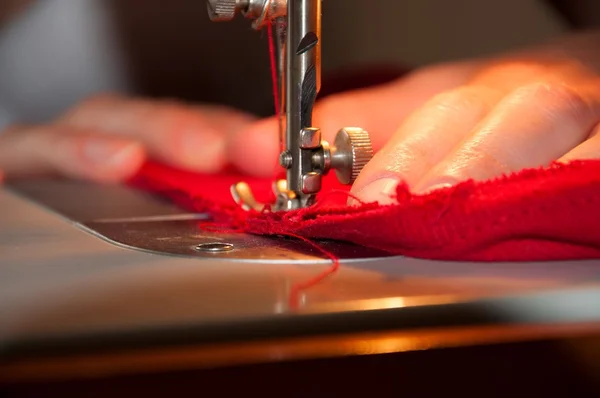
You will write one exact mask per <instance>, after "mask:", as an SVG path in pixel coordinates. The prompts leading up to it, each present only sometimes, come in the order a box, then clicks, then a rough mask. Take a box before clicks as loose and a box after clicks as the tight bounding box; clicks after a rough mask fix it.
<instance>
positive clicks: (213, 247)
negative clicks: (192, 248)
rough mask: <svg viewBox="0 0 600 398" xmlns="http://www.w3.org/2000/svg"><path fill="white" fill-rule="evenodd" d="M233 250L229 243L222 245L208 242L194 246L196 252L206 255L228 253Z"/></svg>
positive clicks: (221, 243)
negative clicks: (206, 253)
mask: <svg viewBox="0 0 600 398" xmlns="http://www.w3.org/2000/svg"><path fill="white" fill-rule="evenodd" d="M233 249H234V247H233V245H232V244H231V243H223V242H209V243H201V244H199V245H197V246H196V250H198V251H200V252H208V253H223V252H230V251H232V250H233Z"/></svg>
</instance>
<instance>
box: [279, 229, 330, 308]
mask: <svg viewBox="0 0 600 398" xmlns="http://www.w3.org/2000/svg"><path fill="white" fill-rule="evenodd" d="M280 235H284V236H289V237H291V238H296V239H299V240H301V241H303V242H305V243H307V244H309V245H311V246H312V247H314V248H315V249H317V250H319V251H320V252H321V253H323V254H324V255H325V256H327V257H329V258H330V259H331V261H332V262H333V264H332V265H331V267H329V268H327V269H326V270H325V271H323V272H321V273H320V274H318V275H317V276H315V277H313V278H311V279H309V280H307V281H306V282H301V283H296V284H294V285H293V286H292V289H291V291H290V297H289V305H290V308H292V309H297V308H298V306H299V296H300V293H301V292H302V291H303V290H306V289H309V288H311V287H313V286H315V285H317V284H319V283H321V281H323V280H324V279H325V278H327V277H328V276H329V275H331V274H333V273H335V272H337V270H338V269H339V268H340V259H339V258H338V257H337V256H336V255H334V254H333V253H331V252H329V251H328V250H325V249H323V248H322V247H321V246H319V245H318V244H316V243H315V242H313V241H311V240H310V239H308V238H305V237H303V236H300V235H296V234H293V233H290V232H285V233H280Z"/></svg>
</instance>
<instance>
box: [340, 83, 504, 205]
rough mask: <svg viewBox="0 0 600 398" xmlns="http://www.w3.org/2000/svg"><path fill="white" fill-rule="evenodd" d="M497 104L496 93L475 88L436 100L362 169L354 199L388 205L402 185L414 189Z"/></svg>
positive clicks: (407, 124)
mask: <svg viewBox="0 0 600 398" xmlns="http://www.w3.org/2000/svg"><path fill="white" fill-rule="evenodd" d="M500 98H501V93H500V92H498V91H495V90H492V89H489V88H486V87H479V86H463V87H460V88H458V89H455V90H452V91H449V92H446V93H443V94H439V95H437V96H436V97H434V98H433V99H431V100H430V101H429V102H427V104H425V105H424V106H423V107H422V108H421V109H419V110H418V111H416V112H414V113H413V114H412V115H411V116H410V117H408V119H407V120H406V122H405V123H404V124H402V126H401V127H400V129H399V130H398V132H397V133H396V134H395V135H394V137H393V138H392V139H391V140H390V141H389V143H388V144H387V145H386V146H385V147H384V148H383V149H382V150H381V151H380V152H379V153H377V154H376V155H375V156H374V158H373V159H372V160H371V161H370V162H369V163H368V164H367V165H366V166H365V168H364V169H363V171H362V172H361V174H360V176H359V178H358V179H357V181H356V182H355V183H354V186H353V189H352V190H353V193H354V194H355V196H357V197H358V198H360V199H361V200H363V201H365V202H379V203H381V204H386V203H391V202H392V201H393V200H394V199H393V197H392V194H393V193H394V192H395V189H396V186H397V185H398V183H399V182H400V181H403V182H405V183H407V184H408V185H409V186H411V187H413V186H414V185H416V184H417V182H418V181H419V180H420V179H421V178H422V177H423V176H425V175H426V174H427V172H429V170H430V169H431V168H433V167H434V166H435V165H436V164H437V163H438V162H440V161H441V160H442V159H443V158H444V157H445V156H446V155H447V154H448V153H450V152H451V151H452V149H453V148H454V147H455V146H456V145H457V144H458V143H459V142H460V141H461V140H463V139H464V136H465V135H466V134H468V132H469V131H471V130H472V129H473V128H474V127H475V126H476V125H477V123H479V122H480V121H481V120H482V119H483V118H484V117H485V116H486V115H487V114H488V112H489V111H490V110H491V109H492V108H493V106H494V105H495V104H496V103H497V102H498V101H499V99H500Z"/></svg>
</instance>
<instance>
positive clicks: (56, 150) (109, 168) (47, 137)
mask: <svg viewBox="0 0 600 398" xmlns="http://www.w3.org/2000/svg"><path fill="white" fill-rule="evenodd" d="M144 158H145V153H144V150H143V147H142V145H140V144H139V143H137V142H135V141H132V140H129V139H123V138H116V137H106V136H104V135H102V134H94V133H91V132H89V131H87V130H85V131H83V130H81V129H77V128H72V127H66V126H60V127H59V126H40V127H13V128H10V129H9V130H8V131H6V132H5V133H3V134H2V135H0V170H2V173H3V174H4V175H5V176H6V178H20V177H28V176H37V175H47V174H60V175H64V176H67V177H72V178H82V179H89V180H92V181H96V182H118V181H123V180H126V179H127V178H129V177H131V176H132V175H133V174H134V173H135V172H136V171H137V170H138V169H139V168H140V166H141V165H142V163H143V161H144Z"/></svg>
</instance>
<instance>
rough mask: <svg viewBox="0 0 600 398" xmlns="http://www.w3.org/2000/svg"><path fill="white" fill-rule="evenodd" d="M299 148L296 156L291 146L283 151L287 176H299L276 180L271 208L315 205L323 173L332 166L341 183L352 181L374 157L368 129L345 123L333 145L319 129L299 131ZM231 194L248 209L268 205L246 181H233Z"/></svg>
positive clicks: (283, 163)
mask: <svg viewBox="0 0 600 398" xmlns="http://www.w3.org/2000/svg"><path fill="white" fill-rule="evenodd" d="M299 148H300V151H299V152H295V154H296V158H294V154H293V153H292V152H291V151H289V150H286V151H284V152H282V153H281V155H280V158H279V163H280V164H281V166H282V167H283V168H284V169H286V170H287V171H288V179H290V176H296V178H297V179H296V180H294V179H293V178H292V180H291V181H292V183H289V181H288V180H278V181H276V182H274V183H273V193H274V194H275V198H276V200H275V203H274V204H271V205H270V207H271V209H272V210H275V211H288V210H294V209H299V208H304V207H309V206H311V205H313V204H314V203H315V200H316V195H317V194H318V193H319V192H320V191H321V183H322V179H323V176H324V175H326V174H327V173H328V172H329V171H330V170H334V171H335V174H336V177H337V179H338V181H339V182H340V183H341V184H344V185H351V184H352V183H353V182H354V181H355V180H356V178H357V177H358V175H359V174H360V172H361V171H362V169H363V168H364V166H365V165H366V164H367V162H369V161H370V160H371V158H372V157H373V147H372V145H371V140H370V138H369V133H368V132H367V131H365V130H363V129H361V128H359V127H346V128H343V129H341V130H340V131H338V133H337V135H336V137H335V140H334V143H333V145H330V144H329V143H328V142H327V141H324V140H321V131H320V129H318V128H305V129H303V130H302V131H301V132H300V145H299ZM290 171H292V172H291V173H290ZM289 187H296V189H289ZM231 194H232V196H233V199H234V200H235V202H236V203H237V204H238V205H240V206H241V207H242V208H243V209H245V210H255V211H263V209H265V206H267V205H266V204H265V203H260V202H258V201H257V200H256V198H255V197H254V195H253V194H252V190H251V188H250V186H249V185H248V184H247V183H245V182H239V183H237V184H234V185H233V186H232V187H231Z"/></svg>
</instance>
